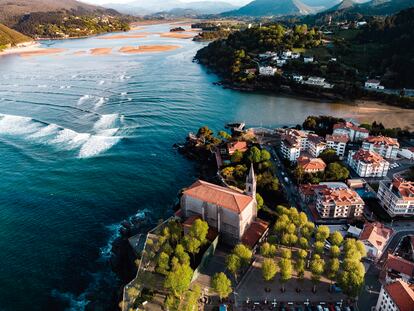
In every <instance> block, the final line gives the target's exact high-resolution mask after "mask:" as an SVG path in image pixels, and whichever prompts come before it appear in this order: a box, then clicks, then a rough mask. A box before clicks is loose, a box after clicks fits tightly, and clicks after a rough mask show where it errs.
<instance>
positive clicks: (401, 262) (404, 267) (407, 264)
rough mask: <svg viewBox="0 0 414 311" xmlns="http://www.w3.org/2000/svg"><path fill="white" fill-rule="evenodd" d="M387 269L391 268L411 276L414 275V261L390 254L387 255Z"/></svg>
mask: <svg viewBox="0 0 414 311" xmlns="http://www.w3.org/2000/svg"><path fill="white" fill-rule="evenodd" d="M385 269H387V270H388V269H391V270H394V271H397V272H399V273H402V274H406V275H409V276H410V277H414V262H412V261H408V260H406V259H404V258H401V257H399V256H394V255H392V254H388V256H387V260H386V262H385Z"/></svg>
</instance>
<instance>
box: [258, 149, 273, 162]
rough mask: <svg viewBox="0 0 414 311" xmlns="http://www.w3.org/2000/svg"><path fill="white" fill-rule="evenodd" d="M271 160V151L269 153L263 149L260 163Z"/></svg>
mask: <svg viewBox="0 0 414 311" xmlns="http://www.w3.org/2000/svg"><path fill="white" fill-rule="evenodd" d="M270 158H271V156H270V152H269V151H267V150H265V149H262V150H261V151H260V161H261V162H264V161H269V160H270Z"/></svg>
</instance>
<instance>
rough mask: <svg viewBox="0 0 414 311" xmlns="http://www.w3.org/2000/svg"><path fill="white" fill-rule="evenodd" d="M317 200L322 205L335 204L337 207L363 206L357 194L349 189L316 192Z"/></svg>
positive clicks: (329, 189)
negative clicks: (321, 202)
mask: <svg viewBox="0 0 414 311" xmlns="http://www.w3.org/2000/svg"><path fill="white" fill-rule="evenodd" d="M317 193H318V195H319V198H321V200H322V201H323V202H324V203H331V202H333V203H335V204H336V205H337V206H340V205H344V206H346V205H349V204H364V201H363V200H362V199H361V197H360V196H359V194H358V193H357V192H356V191H354V190H352V189H349V188H326V189H320V190H317Z"/></svg>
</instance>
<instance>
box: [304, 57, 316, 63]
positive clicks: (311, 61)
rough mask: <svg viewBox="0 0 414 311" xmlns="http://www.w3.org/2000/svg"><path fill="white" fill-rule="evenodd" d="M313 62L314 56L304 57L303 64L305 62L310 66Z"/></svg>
mask: <svg viewBox="0 0 414 311" xmlns="http://www.w3.org/2000/svg"><path fill="white" fill-rule="evenodd" d="M313 61H314V58H313V57H312V56H309V57H304V58H303V62H304V63H305V64H308V63H313Z"/></svg>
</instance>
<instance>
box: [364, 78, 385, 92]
mask: <svg viewBox="0 0 414 311" xmlns="http://www.w3.org/2000/svg"><path fill="white" fill-rule="evenodd" d="M365 88H366V89H374V90H383V89H384V86H382V85H381V82H380V81H378V80H368V81H367V82H365Z"/></svg>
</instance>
